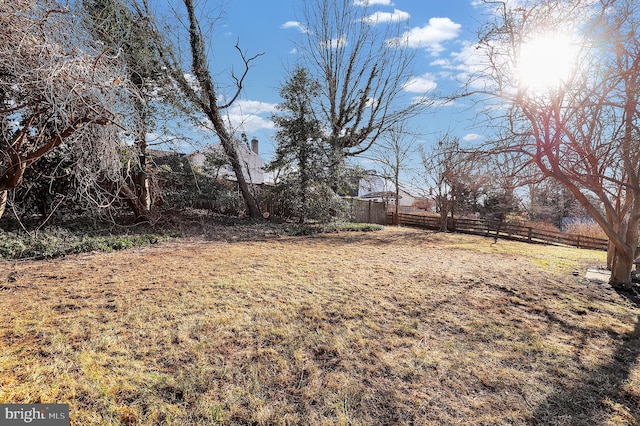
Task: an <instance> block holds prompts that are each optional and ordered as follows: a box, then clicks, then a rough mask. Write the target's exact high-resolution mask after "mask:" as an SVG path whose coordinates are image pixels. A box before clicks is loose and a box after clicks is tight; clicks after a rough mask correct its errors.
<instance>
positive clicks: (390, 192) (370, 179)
mask: <svg viewBox="0 0 640 426" xmlns="http://www.w3.org/2000/svg"><path fill="white" fill-rule="evenodd" d="M398 195H399V204H398V205H399V206H400V207H413V206H414V203H415V201H416V198H415V197H414V196H413V195H411V194H409V193H408V192H407V191H405V190H404V189H402V188H400V190H399V191H398ZM358 198H362V199H364V200H372V201H384V202H386V203H388V204H389V205H395V204H396V191H395V185H394V184H393V182H392V181H391V180H389V179H386V178H384V177H382V176H379V175H378V174H377V173H376V171H375V170H367V171H366V172H365V176H364V177H363V178H361V179H360V185H359V188H358Z"/></svg>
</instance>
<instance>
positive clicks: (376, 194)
mask: <svg viewBox="0 0 640 426" xmlns="http://www.w3.org/2000/svg"><path fill="white" fill-rule="evenodd" d="M358 198H393V199H395V198H396V193H395V192H393V191H377V192H370V193H368V194H364V195H361V196H360V197H358ZM400 198H402V195H401V196H400Z"/></svg>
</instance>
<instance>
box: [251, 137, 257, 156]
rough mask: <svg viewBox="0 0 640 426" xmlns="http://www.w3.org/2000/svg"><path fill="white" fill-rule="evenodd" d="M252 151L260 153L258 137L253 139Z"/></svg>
mask: <svg viewBox="0 0 640 426" xmlns="http://www.w3.org/2000/svg"><path fill="white" fill-rule="evenodd" d="M251 151H253V152H254V153H255V154H256V155H258V139H257V138H255V137H254V138H253V139H251Z"/></svg>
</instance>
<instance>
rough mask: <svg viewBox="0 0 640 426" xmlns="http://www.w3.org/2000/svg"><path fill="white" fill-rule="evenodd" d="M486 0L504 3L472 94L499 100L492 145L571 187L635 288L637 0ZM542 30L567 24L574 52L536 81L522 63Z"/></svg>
mask: <svg viewBox="0 0 640 426" xmlns="http://www.w3.org/2000/svg"><path fill="white" fill-rule="evenodd" d="M487 3H491V4H493V5H497V7H498V9H497V12H498V13H497V15H496V18H495V20H494V21H493V22H491V23H489V24H488V26H487V28H486V31H484V34H483V36H482V37H481V39H480V43H479V45H478V51H483V52H485V53H486V54H487V56H486V59H487V60H486V62H485V63H484V64H485V67H484V69H483V70H482V72H481V73H478V74H476V79H475V80H474V81H472V82H470V84H469V86H468V87H469V88H471V89H472V90H470V91H469V93H468V94H475V95H484V98H485V99H488V100H493V101H498V102H493V105H492V107H491V108H488V109H487V111H489V112H490V117H489V118H490V119H491V120H492V122H493V123H495V124H499V125H501V126H502V129H503V131H504V137H501V138H499V140H498V141H497V142H496V144H497V147H495V149H496V150H499V151H509V152H514V153H518V154H519V155H520V158H522V159H523V161H524V162H528V163H530V164H534V165H535V166H536V167H537V168H538V169H539V170H540V171H541V172H542V174H543V175H544V176H546V177H550V178H553V179H555V180H556V181H558V182H560V183H561V184H562V185H564V186H565V187H566V188H567V189H568V190H569V191H570V192H571V193H572V194H573V196H575V198H576V199H577V200H578V201H579V202H580V204H581V205H582V206H583V207H584V208H585V209H586V211H587V212H588V213H589V214H590V215H591V216H592V217H593V218H594V219H595V221H596V222H597V223H598V224H599V225H600V227H601V228H602V229H603V230H604V232H605V233H606V234H607V236H608V237H609V239H610V244H611V245H610V247H611V250H610V260H611V261H610V265H609V266H610V268H611V269H612V274H611V281H610V283H611V285H612V286H614V287H616V288H622V289H630V288H631V269H632V265H633V261H634V259H635V257H636V250H637V246H638V225H639V223H640V144H639V143H638V140H639V139H640V132H639V131H638V130H639V129H638V127H637V123H638V119H639V118H640V116H639V111H638V105H639V103H640V90H638V89H639V88H640V39H639V38H638V37H637V33H636V30H637V28H638V24H640V20H639V19H638V18H639V17H640V15H639V12H640V5H639V4H638V3H637V2H634V1H631V0H612V1H602V2H593V1H581V0H573V1H567V2H551V1H537V2H528V3H526V5H525V6H523V5H520V6H519V7H517V8H513V9H512V8H509V7H508V6H507V5H506V4H505V3H503V2H487ZM545 33H546V34H565V35H566V34H570V35H571V36H572V37H573V40H572V49H574V50H575V61H574V62H573V63H572V64H571V65H572V66H571V68H570V72H568V73H567V74H566V75H565V76H563V78H562V79H558V80H557V81H555V82H554V83H553V84H548V85H547V86H546V87H542V88H537V89H532V87H528V85H527V84H526V81H525V79H524V77H523V74H522V70H521V71H520V72H517V70H518V67H519V66H521V65H522V64H523V63H524V62H525V61H524V52H525V50H524V49H526V47H527V43H531V42H532V41H535V39H536V37H540V35H541V34H545ZM548 53H551V52H548ZM557 59H558V60H562V59H564V58H557ZM556 65H557V64H554V63H548V64H545V66H546V67H554V66H556ZM543 70H544V68H543V67H540V68H539V69H538V72H540V71H543ZM478 87H482V88H481V89H480V90H476V88H478ZM496 104H498V105H499V106H500V107H499V108H498V107H496V106H497V105H496ZM594 200H595V201H594Z"/></svg>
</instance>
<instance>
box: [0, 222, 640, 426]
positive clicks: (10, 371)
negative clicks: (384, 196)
mask: <svg viewBox="0 0 640 426" xmlns="http://www.w3.org/2000/svg"><path fill="white" fill-rule="evenodd" d="M492 242H493V240H492V239H483V238H480V237H473V236H463V235H452V234H435V233H430V232H424V231H418V230H412V229H401V228H393V227H389V228H386V229H385V230H384V231H381V232H375V233H338V234H324V235H316V236H313V237H304V238H290V237H287V238H283V237H277V236H272V235H270V234H267V235H265V234H264V233H263V234H262V235H261V239H256V240H253V241H251V240H249V241H243V240H238V241H235V242H233V241H232V242H221V241H206V240H203V239H200V240H198V239H189V240H180V241H174V242H168V243H162V244H160V245H158V246H154V247H146V248H143V249H129V250H125V251H121V252H117V253H95V254H85V255H77V256H70V257H67V258H64V259H56V260H52V261H48V262H45V261H35V262H2V266H3V269H4V271H5V272H4V274H3V275H0V294H1V295H2V298H1V299H0V324H2V326H1V328H0V403H7V402H12V403H35V402H43V403H51V402H58V403H69V404H70V405H71V416H72V424H73V425H118V424H125V425H135V424H139V425H155V424H171V425H203V424H255V425H271V424H282V425H285V424H291V425H294V424H311V425H334V424H338V425H376V424H379V425H382V424H385V425H390V424H416V425H454V424H465V425H502V424H504V425H519V424H557V425H596V424H598V425H599V424H612V425H614V424H615V425H634V424H636V425H637V424H640V408H639V407H640V361H639V353H640V331H639V330H640V329H639V326H638V315H639V314H640V309H638V307H637V306H636V305H634V304H633V303H632V302H630V301H629V300H627V299H625V298H624V297H622V296H620V295H618V294H617V293H615V292H613V291H612V290H611V289H609V288H607V287H606V286H603V285H600V284H597V283H592V282H588V281H585V280H584V279H582V278H581V277H576V276H573V275H572V274H571V272H572V271H574V270H578V271H580V272H581V273H583V272H584V270H585V269H586V267H589V266H600V265H601V264H602V263H604V260H605V259H604V257H605V254H604V253H601V252H595V251H580V250H577V249H576V250H574V249H567V248H557V247H546V246H539V245H525V244H523V243H516V242H506V241H499V242H498V243H497V244H492Z"/></svg>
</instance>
